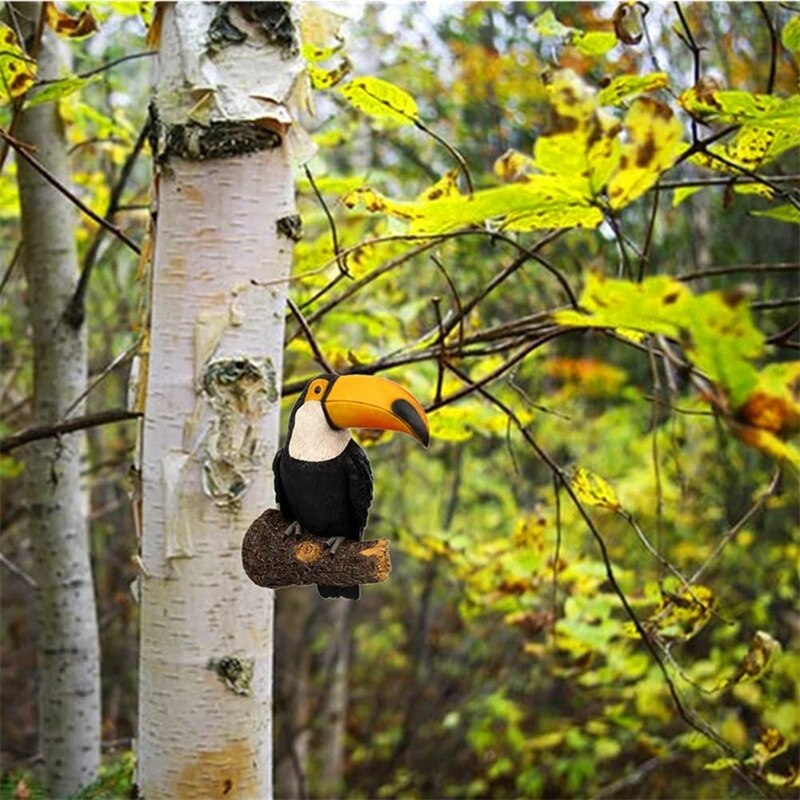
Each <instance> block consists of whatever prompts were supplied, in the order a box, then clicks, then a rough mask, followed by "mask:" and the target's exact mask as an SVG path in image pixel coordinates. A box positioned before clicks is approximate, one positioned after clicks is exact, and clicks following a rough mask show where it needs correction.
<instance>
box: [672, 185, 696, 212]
mask: <svg viewBox="0 0 800 800" xmlns="http://www.w3.org/2000/svg"><path fill="white" fill-rule="evenodd" d="M702 188H703V187H702V186H679V187H678V188H677V189H675V191H674V192H673V193H672V207H673V208H677V207H678V206H679V205H680V204H681V203H682V202H683V201H684V200H687V199H688V198H690V197H691V196H692V195H693V194H696V193H697V192H699V191H700V190H701V189H702Z"/></svg>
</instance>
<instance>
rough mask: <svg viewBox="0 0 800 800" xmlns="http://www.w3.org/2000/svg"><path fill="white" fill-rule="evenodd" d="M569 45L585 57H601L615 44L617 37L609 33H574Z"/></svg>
mask: <svg viewBox="0 0 800 800" xmlns="http://www.w3.org/2000/svg"><path fill="white" fill-rule="evenodd" d="M570 44H574V45H575V47H577V48H578V50H579V51H580V52H581V53H583V54H584V55H585V56H602V55H605V54H606V53H607V52H608V51H609V50H611V49H612V48H613V47H614V46H615V45H616V44H617V37H616V36H615V35H614V34H613V33H611V32H610V31H575V33H574V34H573V36H572V39H571V41H570Z"/></svg>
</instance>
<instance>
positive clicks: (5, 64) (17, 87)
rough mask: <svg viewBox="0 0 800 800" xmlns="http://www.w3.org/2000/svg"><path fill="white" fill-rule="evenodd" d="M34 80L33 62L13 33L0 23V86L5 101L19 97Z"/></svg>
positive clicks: (34, 67)
mask: <svg viewBox="0 0 800 800" xmlns="http://www.w3.org/2000/svg"><path fill="white" fill-rule="evenodd" d="M35 80H36V64H35V62H34V61H33V60H32V59H30V58H28V56H26V55H25V52H24V51H23V49H22V48H21V47H20V46H19V42H18V41H17V35H16V34H15V33H14V31H13V30H12V29H11V28H9V27H8V25H6V24H5V23H3V22H0V84H2V87H3V89H4V94H5V97H6V100H14V99H15V98H17V97H21V96H22V95H23V94H25V92H27V91H28V89H29V88H30V87H31V86H32V85H33V82H34V81H35Z"/></svg>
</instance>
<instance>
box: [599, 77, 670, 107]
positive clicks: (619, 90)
mask: <svg viewBox="0 0 800 800" xmlns="http://www.w3.org/2000/svg"><path fill="white" fill-rule="evenodd" d="M667 86H669V76H668V75H667V73H666V72H651V73H650V74H649V75H618V76H617V77H616V78H614V80H612V81H611V83H609V84H608V86H606V87H605V88H604V89H602V90H601V91H600V94H599V95H598V98H597V99H598V102H599V103H600V105H601V106H620V105H622V104H623V103H624V102H625V101H626V100H630V99H631V98H632V97H638V96H639V95H640V94H645V93H646V92H653V91H655V90H656V89H666V88H667Z"/></svg>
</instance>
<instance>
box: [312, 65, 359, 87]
mask: <svg viewBox="0 0 800 800" xmlns="http://www.w3.org/2000/svg"><path fill="white" fill-rule="evenodd" d="M351 69H352V64H351V63H350V62H349V61H348V59H346V58H343V59H342V60H341V61H340V62H339V63H338V64H337V65H336V66H335V67H332V68H331V69H323V68H322V67H317V66H314V65H313V64H309V65H308V67H307V70H308V77H309V78H310V80H311V86H312V87H313V88H314V89H330V88H331V87H332V86H336V84H337V83H339V81H341V80H342V79H343V78H344V77H345V76H346V75H347V74H348V73H349V72H350V70H351Z"/></svg>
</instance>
